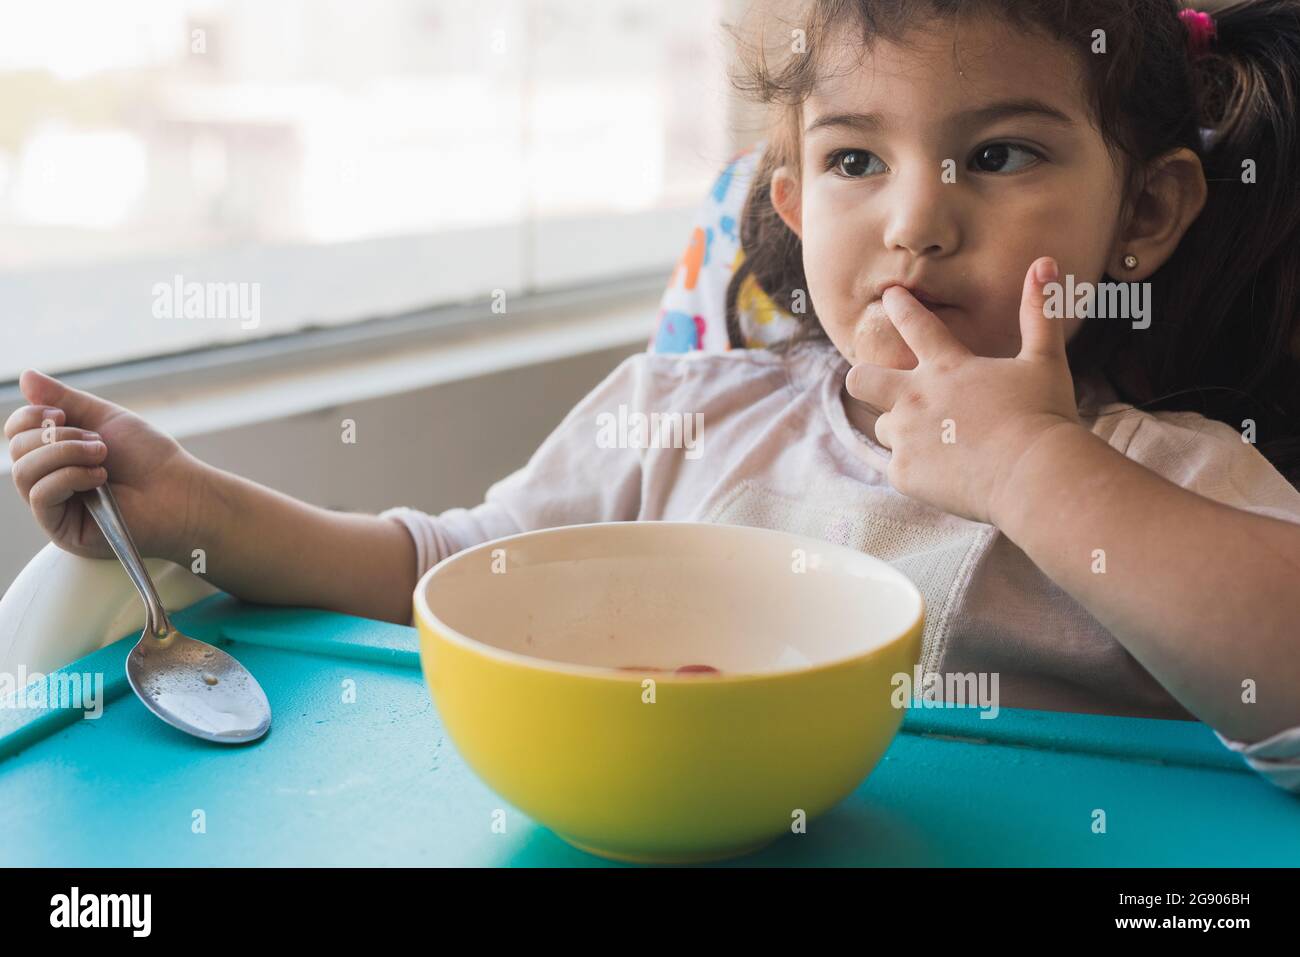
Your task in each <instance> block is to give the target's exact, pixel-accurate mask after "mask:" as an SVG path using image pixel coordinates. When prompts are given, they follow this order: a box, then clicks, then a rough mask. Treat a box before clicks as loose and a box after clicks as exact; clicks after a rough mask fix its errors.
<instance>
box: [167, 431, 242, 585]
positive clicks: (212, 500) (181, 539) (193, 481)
mask: <svg viewBox="0 0 1300 957" xmlns="http://www.w3.org/2000/svg"><path fill="white" fill-rule="evenodd" d="M182 454H183V455H184V456H185V458H184V460H183V462H182V464H181V467H180V470H179V475H180V478H179V480H178V490H179V491H180V493H181V501H182V503H183V504H182V507H181V508H180V509H178V516H177V517H178V519H179V521H178V522H177V528H176V534H175V536H174V537H173V538H172V539H171V541H170V544H169V546H168V549H167V556H166V557H167V559H168V561H171V562H174V563H175V564H177V565H181V566H183V567H185V568H189V567H190V566H191V565H192V564H193V562H194V560H195V558H196V557H197V556H196V555H195V550H196V549H199V550H201V551H202V553H204V554H212V553H213V552H216V551H217V550H218V549H220V548H221V538H222V535H223V533H224V530H225V529H226V528H228V527H229V518H228V516H229V511H230V503H229V495H228V484H229V483H228V482H226V481H225V479H226V478H227V475H226V473H223V472H222V471H221V470H220V469H218V468H216V467H215V466H212V465H208V464H207V463H206V462H203V461H201V460H200V459H198V458H196V457H194V456H193V455H191V454H190V453H189V452H183V453H182Z"/></svg>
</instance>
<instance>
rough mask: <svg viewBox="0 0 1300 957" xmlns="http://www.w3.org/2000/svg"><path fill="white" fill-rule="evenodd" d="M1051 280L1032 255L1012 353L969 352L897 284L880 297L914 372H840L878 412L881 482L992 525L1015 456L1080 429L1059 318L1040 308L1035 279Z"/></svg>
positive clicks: (1051, 272) (864, 367) (1046, 261)
mask: <svg viewBox="0 0 1300 957" xmlns="http://www.w3.org/2000/svg"><path fill="white" fill-rule="evenodd" d="M1056 277H1057V268H1056V263H1055V261H1054V260H1052V259H1051V258H1050V257H1041V258H1039V259H1037V260H1035V261H1034V263H1033V264H1032V265H1031V266H1030V268H1029V271H1028V273H1027V274H1026V276H1025V286H1024V293H1023V295H1022V297H1021V301H1020V336H1021V347H1020V354H1019V355H1017V356H1015V357H1014V358H1010V359H1001V358H986V357H984V356H977V355H975V354H974V353H972V352H971V351H970V350H969V349H967V348H966V346H965V345H963V344H962V343H961V342H960V341H959V340H958V339H957V338H956V337H954V336H953V335H952V333H951V332H949V331H948V328H947V327H946V326H945V325H944V324H943V322H942V321H940V319H939V318H938V317H937V316H935V314H934V313H932V312H930V311H929V310H928V309H926V308H925V307H924V306H922V305H921V304H920V303H919V302H918V301H917V300H916V299H915V298H914V297H913V296H912V295H911V293H909V292H908V291H907V290H906V289H904V288H903V287H901V286H891V287H890V288H888V289H886V290H885V292H884V295H883V296H882V297H881V300H882V302H883V304H884V307H885V312H886V313H887V314H888V315H889V318H890V320H891V321H892V322H893V323H894V326H895V327H896V328H897V329H898V332H899V334H900V335H901V336H902V337H903V341H904V342H906V343H907V345H908V346H909V347H910V348H911V350H912V351H913V352H914V353H915V354H916V357H917V360H918V364H917V366H916V368H914V369H907V370H902V369H888V368H885V367H883V366H877V365H871V364H870V363H862V364H859V365H855V366H854V367H853V368H852V369H850V370H849V374H848V378H847V380H846V382H845V385H846V388H847V390H848V392H849V394H850V395H852V396H854V397H855V398H857V399H860V400H862V401H863V402H867V403H870V404H871V405H873V406H875V407H876V408H878V409H883V410H885V412H884V414H883V415H881V416H880V418H879V419H878V420H877V421H876V437H877V438H878V439H879V440H880V443H881V444H882V445H884V446H885V447H886V448H888V449H890V450H891V451H892V453H893V457H892V459H891V461H890V463H889V468H888V472H887V474H888V477H889V481H890V483H891V484H892V485H893V486H894V487H895V488H896V489H898V490H899V491H900V492H902V493H903V494H904V495H909V496H911V497H912V498H917V499H921V500H923V501H926V502H929V503H930V504H931V505H934V506H936V507H937V508H941V509H943V510H944V511H945V512H949V513H951V514H954V515H961V516H963V517H965V518H969V519H973V520H975V521H977V522H985V523H988V524H994V519H993V516H994V514H995V513H996V508H995V504H996V503H997V502H998V500H999V498H1000V497H1001V495H1002V492H1003V490H1004V489H1005V487H1006V483H1007V480H1008V479H1009V477H1010V476H1011V474H1012V473H1013V471H1014V470H1015V466H1016V463H1017V461H1019V459H1020V457H1021V456H1022V455H1024V453H1025V452H1026V451H1027V450H1028V449H1029V448H1030V447H1031V446H1032V445H1033V444H1034V442H1035V441H1037V439H1038V438H1040V437H1041V436H1042V435H1044V434H1045V433H1046V432H1048V431H1049V430H1052V429H1056V428H1064V427H1067V426H1072V427H1075V428H1082V427H1083V426H1082V425H1081V423H1080V421H1079V413H1078V409H1077V407H1076V406H1075V397H1074V380H1073V379H1072V377H1071V376H1070V367H1069V365H1068V363H1067V361H1066V355H1065V332H1064V329H1063V327H1062V323H1061V321H1060V320H1059V319H1049V318H1048V317H1046V316H1045V315H1043V304H1044V295H1043V285H1044V284H1045V283H1048V282H1052V281H1054V280H1055V279H1056Z"/></svg>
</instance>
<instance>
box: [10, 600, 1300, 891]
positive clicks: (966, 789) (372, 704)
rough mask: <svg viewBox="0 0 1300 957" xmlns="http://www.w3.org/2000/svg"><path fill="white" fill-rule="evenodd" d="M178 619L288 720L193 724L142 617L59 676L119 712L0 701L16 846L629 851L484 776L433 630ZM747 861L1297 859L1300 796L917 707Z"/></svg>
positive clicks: (1044, 723)
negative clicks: (147, 700)
mask: <svg viewBox="0 0 1300 957" xmlns="http://www.w3.org/2000/svg"><path fill="white" fill-rule="evenodd" d="M174 618H175V620H176V623H177V625H178V627H180V628H181V629H182V630H183V631H185V632H186V633H187V634H190V635H192V636H194V637H195V638H200V639H202V640H205V641H209V642H212V643H214V644H220V645H222V646H223V647H226V650H228V651H229V652H231V653H232V654H234V655H235V656H236V657H237V658H239V660H240V661H242V662H243V663H244V664H245V665H246V666H247V667H248V668H249V670H250V671H252V673H253V674H254V675H255V676H256V677H257V679H258V681H259V682H260V683H261V685H262V687H263V688H264V689H265V691H266V694H267V697H268V698H269V699H270V701H271V708H272V711H273V714H274V720H273V723H272V726H271V731H270V733H269V734H268V735H267V737H266V738H264V739H263V740H262V741H261V742H260V743H257V744H253V745H248V746H243V747H229V746H223V745H216V744H210V743H208V742H204V741H200V740H197V739H195V738H191V737H189V736H187V735H184V734H182V733H181V732H179V731H176V730H175V729H173V728H170V727H169V726H167V725H165V724H163V723H162V722H161V721H159V720H158V719H157V718H155V717H153V716H152V715H151V714H150V713H149V712H147V711H146V710H145V708H144V706H143V705H142V704H141V703H140V702H139V701H138V700H137V699H136V697H135V695H134V694H132V693H131V690H130V688H129V686H128V685H127V683H126V677H125V674H124V671H123V668H124V664H125V660H126V656H127V653H128V652H129V651H130V649H131V647H132V646H133V645H134V643H135V641H136V639H137V636H135V635H129V636H127V637H126V638H123V639H122V640H121V641H118V642H116V643H115V644H113V645H110V646H108V647H106V648H103V649H101V650H99V651H97V652H94V653H93V654H91V655H88V656H86V657H85V658H83V659H81V660H80V661H77V662H75V663H73V664H71V665H69V666H67V668H65V669H62V673H63V674H65V675H69V674H72V673H92V674H93V673H95V672H102V673H103V675H104V706H103V713H102V714H101V716H100V717H99V718H96V719H86V718H83V717H82V712H81V711H78V710H71V709H62V710H60V709H49V710H43V711H41V710H33V709H27V708H5V709H0V865H4V866H8V867H16V866H20V867H30V866H128V867H138V866H168V865H177V866H205V867H206V866H238V865H253V866H259V865H270V866H295V865H296V866H315V865H342V866H347V865H470V866H493V865H506V866H532V865H542V866H546V865H576V866H589V865H596V864H601V865H610V866H620V867H621V866H629V865H622V864H611V862H608V861H604V860H602V859H600V858H596V857H592V856H589V855H587V854H584V853H582V852H581V851H578V850H576V849H574V848H572V847H570V846H569V845H568V844H566V843H564V842H563V841H562V840H560V839H559V838H558V837H555V836H554V835H553V834H551V832H550V831H548V830H546V829H545V828H543V827H541V826H539V825H537V824H535V823H533V822H532V821H531V820H530V819H528V818H527V817H526V816H524V815H523V814H522V813H521V812H519V811H518V810H516V809H514V808H512V807H510V806H509V805H507V804H505V803H504V802H503V801H502V800H501V799H500V798H498V797H497V796H496V795H495V794H494V793H493V792H492V791H490V790H489V789H488V788H487V787H486V786H484V785H483V784H482V783H481V782H480V781H479V780H478V779H477V778H476V777H475V776H474V774H473V773H472V772H471V771H470V770H469V769H468V768H467V767H466V765H465V764H464V763H463V762H462V760H461V758H460V757H459V755H458V754H457V753H456V750H455V748H454V746H453V745H452V743H451V741H450V740H448V739H447V737H446V736H445V734H444V733H443V730H442V726H441V724H440V722H439V719H438V715H437V711H436V709H435V708H434V706H433V704H432V702H431V700H430V697H429V692H428V689H427V687H426V685H425V683H424V680H423V677H422V676H421V673H420V660H419V651H418V639H417V636H416V631H415V629H414V628H407V627H402V626H399V625H392V624H386V623H383V622H375V621H369V620H366V619H362V618H354V617H351V616H347V615H339V614H333V613H330V612H323V611H313V610H306V609H286V608H273V607H268V606H259V605H249V604H245V603H242V602H239V601H237V600H236V599H233V598H231V597H230V596H228V595H224V594H218V595H213V596H211V597H209V598H206V599H204V600H203V601H201V602H199V603H198V604H196V605H193V606H191V607H190V608H188V609H186V610H184V611H181V612H178V613H177V614H176V615H175V616H174ZM53 680H56V679H55V677H54V676H51V677H50V678H47V679H46V681H47V682H49V681H53ZM1098 811H1100V812H1104V815H1105V818H1104V820H1105V831H1104V833H1099V832H1097V831H1096V830H1095V825H1094V821H1098V820H1100V817H1099V816H1098V814H1097V812H1098ZM728 863H731V864H741V865H803V866H817V865H831V866H840V865H892V866H899V865H901V866H993V867H997V866H1034V865H1047V866H1055V865H1061V866H1087V867H1094V866H1098V867H1100V866H1252V865H1266V866H1288V865H1290V866H1294V865H1296V864H1300V799H1297V796H1296V795H1292V794H1289V793H1287V792H1285V791H1282V790H1280V789H1278V788H1276V787H1274V786H1272V785H1270V784H1269V783H1268V782H1266V781H1264V780H1262V779H1261V778H1259V777H1257V776H1256V775H1255V774H1254V773H1253V772H1251V771H1250V770H1249V769H1248V768H1246V767H1245V765H1244V764H1242V762H1241V760H1240V758H1239V757H1238V756H1237V755H1235V754H1233V753H1232V752H1230V751H1228V750H1227V749H1226V748H1224V747H1223V746H1222V745H1221V744H1220V743H1219V742H1218V741H1217V739H1216V738H1215V737H1214V735H1213V732H1212V731H1211V730H1210V729H1209V728H1208V727H1206V726H1205V725H1203V724H1199V723H1197V722H1188V721H1162V720H1148V719H1136V718H1113V717H1104V716H1097V715H1079V714H1066V713H1056V712H1046V711H1028V710H1016V709H1008V708H1004V709H1002V711H1001V712H1000V714H999V715H998V717H997V718H995V719H992V720H989V719H981V718H980V717H979V712H978V711H976V710H974V709H958V708H951V709H950V708H914V709H912V710H910V711H909V712H908V714H907V716H906V719H905V721H904V724H903V729H902V731H901V733H900V734H899V735H898V737H897V738H896V739H895V741H894V742H893V744H892V745H891V747H890V749H889V751H888V752H887V753H886V755H885V757H884V758H883V760H882V761H881V763H880V764H879V765H878V766H877V768H876V769H875V770H874V771H873V772H872V774H871V775H870V776H869V777H868V778H867V779H866V781H864V782H863V783H862V784H861V785H860V786H859V787H858V789H857V790H856V791H855V792H854V793H853V794H851V795H850V796H849V797H848V798H846V799H845V800H844V801H843V802H841V803H840V804H839V805H838V806H836V807H835V808H833V809H832V810H831V811H829V812H827V813H826V814H824V815H823V816H821V817H818V818H814V819H812V820H811V821H809V822H808V828H807V833H805V834H790V835H787V836H786V837H784V838H782V839H781V840H779V841H777V842H776V843H775V844H773V845H770V846H769V847H768V848H766V849H764V850H762V851H760V852H759V853H757V854H754V855H752V856H750V857H746V858H739V859H737V860H736V861H733V862H728Z"/></svg>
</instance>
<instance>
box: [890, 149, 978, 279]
mask: <svg viewBox="0 0 1300 957" xmlns="http://www.w3.org/2000/svg"><path fill="white" fill-rule="evenodd" d="M944 173H945V171H944V168H943V167H941V166H937V165H936V166H930V167H927V168H924V169H923V168H919V167H917V166H916V165H913V167H912V169H911V170H909V171H907V172H906V173H902V172H900V173H898V174H897V176H896V179H895V180H894V182H893V183H892V184H891V186H890V187H889V189H888V192H887V193H886V195H885V196H883V197H881V201H882V202H884V203H885V204H886V207H887V209H888V212H887V213H886V217H887V218H886V225H885V230H884V243H885V248H886V249H887V250H894V249H905V250H907V251H908V252H909V253H911V254H912V255H914V256H921V255H927V256H932V257H933V256H943V255H947V254H950V253H952V252H953V251H954V250H955V249H956V248H957V242H958V239H959V235H960V233H959V228H958V222H957V210H956V199H957V196H956V191H957V190H958V189H960V185H959V182H960V180H957V181H952V180H953V177H954V176H959V175H960V174H959V173H953V174H951V175H948V176H945V175H944Z"/></svg>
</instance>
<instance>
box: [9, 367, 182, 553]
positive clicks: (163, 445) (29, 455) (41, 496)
mask: <svg viewBox="0 0 1300 957" xmlns="http://www.w3.org/2000/svg"><path fill="white" fill-rule="evenodd" d="M18 383H19V388H20V389H22V392H23V395H24V396H25V397H26V398H27V401H29V402H31V403H32V404H31V405H26V406H23V407H21V408H19V409H18V410H17V411H16V412H14V413H13V414H12V415H11V416H9V419H8V421H6V422H5V437H6V438H8V439H9V457H10V459H11V460H12V461H13V480H14V485H16V486H17V487H18V494H19V495H21V496H22V497H23V501H25V502H27V503H28V504H29V505H31V508H32V514H33V515H34V516H35V517H36V523H37V524H38V525H40V526H41V528H42V529H43V530H44V532H45V534H46V535H48V536H49V537H50V540H51V541H53V542H54V543H55V544H56V545H58V546H59V547H60V548H62V549H64V550H65V551H69V552H72V553H73V554H74V555H81V556H84V557H87V558H112V557H114V556H113V550H112V549H111V548H110V547H109V545H108V542H107V541H105V539H104V536H103V533H101V532H100V530H99V526H98V525H97V524H96V523H95V519H94V518H93V517H91V515H90V513H89V512H88V511H86V509H85V508H84V506H83V505H82V503H81V497H80V496H79V495H77V494H76V493H77V492H83V491H87V490H89V489H93V488H95V487H96V486H97V485H101V484H103V483H104V481H105V474H104V469H105V468H107V469H108V476H109V477H110V478H111V483H112V489H113V497H114V498H115V499H116V500H117V504H118V507H119V508H120V509H121V510H122V517H123V518H124V519H125V520H126V523H127V526H128V527H129V528H130V529H131V537H132V539H134V541H135V544H136V547H137V548H138V549H139V550H140V553H141V555H143V556H145V557H150V556H157V557H162V558H168V559H171V560H175V559H173V558H172V556H173V555H175V554H177V553H178V552H179V553H180V554H181V557H182V558H183V557H184V556H185V555H188V554H189V551H190V548H191V544H190V539H189V537H188V536H190V535H191V534H192V530H193V527H194V522H195V519H196V517H197V516H198V514H199V508H200V506H201V504H202V503H201V497H202V491H201V486H202V482H201V476H202V469H203V464H202V463H201V462H199V460H198V459H196V458H194V456H192V455H190V454H189V453H188V452H186V451H185V450H184V449H183V448H181V446H180V443H178V442H177V441H176V440H175V439H173V438H172V437H171V436H169V435H167V434H166V433H164V432H160V431H159V430H157V429H155V428H154V427H153V426H151V425H150V424H149V423H148V422H146V421H145V420H144V419H142V418H140V417H139V416H138V415H135V414H133V413H131V412H128V411H127V410H126V409H124V408H122V407H121V406H120V405H114V404H113V403H112V402H107V401H105V400H104V399H101V398H99V397H98V396H95V395H91V394H90V393H89V392H82V391H80V390H79V389H73V388H70V387H69V386H66V385H64V384H63V383H62V382H59V381H58V380H57V379H52V378H50V377H49V376H47V375H43V374H42V373H40V372H37V371H36V370H34V369H28V370H26V371H25V372H23V374H22V376H21V377H20V378H19V380H18ZM50 410H53V411H52V412H51V411H50ZM184 561H185V562H187V563H188V558H185V559H184Z"/></svg>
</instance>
